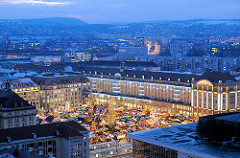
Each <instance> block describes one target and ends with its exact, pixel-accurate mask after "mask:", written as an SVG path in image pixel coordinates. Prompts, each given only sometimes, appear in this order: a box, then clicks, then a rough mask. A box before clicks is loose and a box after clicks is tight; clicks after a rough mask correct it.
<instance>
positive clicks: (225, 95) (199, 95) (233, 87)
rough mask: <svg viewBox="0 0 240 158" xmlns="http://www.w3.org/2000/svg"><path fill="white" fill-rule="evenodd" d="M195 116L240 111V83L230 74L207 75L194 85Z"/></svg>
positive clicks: (193, 102) (193, 103)
mask: <svg viewBox="0 0 240 158" xmlns="http://www.w3.org/2000/svg"><path fill="white" fill-rule="evenodd" d="M192 106H193V107H194V108H193V112H194V114H195V115H199V114H207V115H211V114H216V113H219V112H224V113H225V112H229V111H236V110H240V82H238V81H236V79H235V78H234V77H233V76H231V75H230V74H227V73H224V74H218V73H205V74H203V75H202V76H201V79H200V80H199V81H197V82H194V83H193V84H192Z"/></svg>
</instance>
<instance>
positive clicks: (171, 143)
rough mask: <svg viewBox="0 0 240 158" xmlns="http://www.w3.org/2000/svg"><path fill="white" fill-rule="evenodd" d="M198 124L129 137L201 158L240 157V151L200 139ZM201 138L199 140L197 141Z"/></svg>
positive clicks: (132, 134) (146, 131)
mask: <svg viewBox="0 0 240 158" xmlns="http://www.w3.org/2000/svg"><path fill="white" fill-rule="evenodd" d="M196 126H197V123H191V124H185V125H179V126H172V127H165V128H157V129H152V130H145V131H139V132H133V133H129V134H128V137H129V138H132V139H135V140H139V141H144V142H148V143H151V144H155V145H159V146H164V147H167V148H171V149H174V150H178V151H183V152H186V153H189V154H193V155H198V156H200V157H208V158H210V157H226V158H235V157H236V155H240V150H238V149H235V148H226V147H225V148H223V146H221V145H218V144H214V143H211V142H210V141H207V140H203V139H200V138H199V136H198V133H197V131H196ZM195 138H199V139H195Z"/></svg>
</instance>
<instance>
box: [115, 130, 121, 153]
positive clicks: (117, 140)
mask: <svg viewBox="0 0 240 158" xmlns="http://www.w3.org/2000/svg"><path fill="white" fill-rule="evenodd" d="M114 140H115V141H116V155H118V149H117V147H118V143H119V142H120V139H118V138H117V135H116V134H115V135H114Z"/></svg>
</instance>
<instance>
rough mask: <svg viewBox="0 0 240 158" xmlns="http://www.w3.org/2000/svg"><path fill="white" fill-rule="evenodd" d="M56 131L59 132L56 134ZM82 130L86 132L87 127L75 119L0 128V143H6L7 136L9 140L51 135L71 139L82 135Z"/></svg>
mask: <svg viewBox="0 0 240 158" xmlns="http://www.w3.org/2000/svg"><path fill="white" fill-rule="evenodd" d="M56 131H58V132H59V133H58V134H57V132H56ZM84 132H88V131H87V129H85V128H84V127H83V126H81V125H80V124H78V123H77V122H75V121H69V122H60V123H51V124H44V125H35V126H28V127H20V128H10V129H4V130H0V134H1V137H0V145H1V144H6V143H7V142H8V140H7V138H11V142H13V141H22V140H27V139H37V138H43V137H51V136H53V137H56V136H59V137H63V138H66V139H71V138H74V137H83V134H82V133H84ZM33 133H34V134H35V135H36V138H34V137H33Z"/></svg>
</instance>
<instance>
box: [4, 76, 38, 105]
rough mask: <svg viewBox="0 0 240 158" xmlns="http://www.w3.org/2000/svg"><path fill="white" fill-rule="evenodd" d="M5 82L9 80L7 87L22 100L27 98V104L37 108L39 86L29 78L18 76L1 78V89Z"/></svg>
mask: <svg viewBox="0 0 240 158" xmlns="http://www.w3.org/2000/svg"><path fill="white" fill-rule="evenodd" d="M6 82H9V86H10V87H9V88H10V89H11V90H12V91H13V92H15V93H16V94H18V95H19V96H20V97H21V98H23V99H24V100H27V101H28V103H29V104H31V105H34V106H35V107H36V108H37V109H39V105H40V104H39V86H38V85H37V84H36V83H34V82H33V81H32V80H31V79H30V78H20V79H12V80H9V81H7V80H1V81H0V85H1V89H5V88H6Z"/></svg>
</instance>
